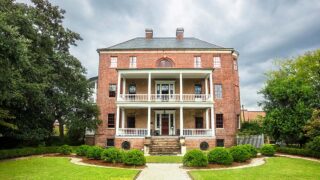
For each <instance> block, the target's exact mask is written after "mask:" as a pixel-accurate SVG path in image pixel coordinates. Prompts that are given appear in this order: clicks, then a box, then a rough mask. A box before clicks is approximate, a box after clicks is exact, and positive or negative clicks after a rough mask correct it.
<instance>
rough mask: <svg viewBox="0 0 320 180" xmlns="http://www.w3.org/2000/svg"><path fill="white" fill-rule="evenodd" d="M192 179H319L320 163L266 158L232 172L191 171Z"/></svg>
mask: <svg viewBox="0 0 320 180" xmlns="http://www.w3.org/2000/svg"><path fill="white" fill-rule="evenodd" d="M190 174H191V176H192V177H193V178H194V179H197V180H198V179H199V180H202V179H246V180H249V179H290V180H293V179H320V163H319V162H313V161H308V160H302V159H291V158H284V157H273V158H268V159H267V162H266V164H264V165H262V166H258V167H251V168H244V169H233V170H211V171H210V170H208V171H191V172H190Z"/></svg>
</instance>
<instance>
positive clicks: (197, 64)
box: [194, 56, 201, 68]
mask: <svg viewBox="0 0 320 180" xmlns="http://www.w3.org/2000/svg"><path fill="white" fill-rule="evenodd" d="M194 67H195V68H201V57H200V56H195V57H194Z"/></svg>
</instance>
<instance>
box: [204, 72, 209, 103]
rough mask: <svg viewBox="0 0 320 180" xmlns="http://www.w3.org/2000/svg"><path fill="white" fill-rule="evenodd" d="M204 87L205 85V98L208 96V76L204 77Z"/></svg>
mask: <svg viewBox="0 0 320 180" xmlns="http://www.w3.org/2000/svg"><path fill="white" fill-rule="evenodd" d="M204 87H205V92H206V100H207V97H208V78H207V77H206V78H204Z"/></svg>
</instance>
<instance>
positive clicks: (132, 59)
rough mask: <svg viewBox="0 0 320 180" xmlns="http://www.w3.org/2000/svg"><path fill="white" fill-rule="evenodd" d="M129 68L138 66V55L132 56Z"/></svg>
mask: <svg viewBox="0 0 320 180" xmlns="http://www.w3.org/2000/svg"><path fill="white" fill-rule="evenodd" d="M129 68H137V57H136V56H130V64H129Z"/></svg>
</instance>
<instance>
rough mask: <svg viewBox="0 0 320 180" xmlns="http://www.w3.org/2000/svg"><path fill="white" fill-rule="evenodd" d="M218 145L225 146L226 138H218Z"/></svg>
mask: <svg viewBox="0 0 320 180" xmlns="http://www.w3.org/2000/svg"><path fill="white" fill-rule="evenodd" d="M216 145H217V147H224V139H217V143H216Z"/></svg>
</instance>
